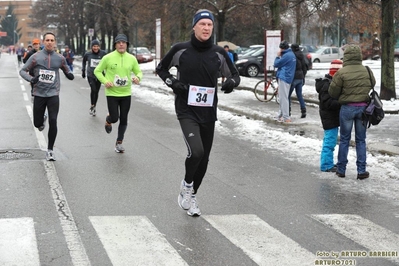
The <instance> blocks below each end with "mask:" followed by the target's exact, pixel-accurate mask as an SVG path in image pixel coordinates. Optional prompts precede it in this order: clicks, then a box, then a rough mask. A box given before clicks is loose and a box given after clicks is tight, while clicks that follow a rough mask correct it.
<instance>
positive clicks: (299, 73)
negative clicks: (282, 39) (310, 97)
mask: <svg viewBox="0 0 399 266" xmlns="http://www.w3.org/2000/svg"><path fill="white" fill-rule="evenodd" d="M294 54H295V57H296V68H295V76H294V79H304V78H305V76H306V73H307V72H308V69H307V67H306V62H305V57H304V55H303V53H302V51H294Z"/></svg>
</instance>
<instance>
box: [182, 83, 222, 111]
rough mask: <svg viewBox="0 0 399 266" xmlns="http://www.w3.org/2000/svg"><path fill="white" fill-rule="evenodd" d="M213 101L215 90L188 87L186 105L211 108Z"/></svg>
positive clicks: (194, 86)
mask: <svg viewBox="0 0 399 266" xmlns="http://www.w3.org/2000/svg"><path fill="white" fill-rule="evenodd" d="M214 99H215V88H211V87H201V86H196V85H190V87H189V89H188V105H192V106H199V107H212V106H213V100H214Z"/></svg>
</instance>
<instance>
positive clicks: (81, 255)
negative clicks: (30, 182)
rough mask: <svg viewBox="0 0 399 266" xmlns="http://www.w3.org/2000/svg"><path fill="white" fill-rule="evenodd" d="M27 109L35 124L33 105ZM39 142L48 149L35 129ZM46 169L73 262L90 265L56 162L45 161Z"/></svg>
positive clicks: (44, 140) (79, 264)
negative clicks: (55, 165) (56, 168)
mask: <svg viewBox="0 0 399 266" xmlns="http://www.w3.org/2000/svg"><path fill="white" fill-rule="evenodd" d="M26 110H27V112H28V114H29V116H30V118H31V121H32V124H33V111H32V106H31V105H27V106H26ZM35 133H36V138H37V142H38V144H39V146H40V149H41V150H47V142H46V139H45V138H44V135H43V133H42V132H40V131H39V130H37V129H35ZM44 169H45V171H46V177H47V180H48V183H49V185H50V190H51V194H52V196H53V201H54V205H55V208H56V211H57V213H58V218H59V220H60V224H61V227H62V232H63V234H64V237H65V240H66V243H67V246H68V249H69V254H70V256H71V260H72V264H73V265H75V266H90V265H91V264H90V260H89V258H88V256H87V253H86V250H85V248H84V246H83V243H82V239H81V238H80V235H79V231H78V228H77V226H76V223H75V220H74V218H73V215H72V212H71V210H70V208H69V206H68V202H67V200H66V197H65V194H64V190H63V189H62V186H61V183H60V180H59V178H58V175H57V171H56V170H55V167H54V163H53V162H48V161H44Z"/></svg>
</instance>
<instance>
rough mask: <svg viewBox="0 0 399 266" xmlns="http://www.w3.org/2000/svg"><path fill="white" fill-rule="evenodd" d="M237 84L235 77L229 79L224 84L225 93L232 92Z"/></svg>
mask: <svg viewBox="0 0 399 266" xmlns="http://www.w3.org/2000/svg"><path fill="white" fill-rule="evenodd" d="M235 85H236V82H235V81H234V79H227V80H226V82H225V83H224V84H223V86H222V91H224V93H230V92H232V91H233V89H234V87H235Z"/></svg>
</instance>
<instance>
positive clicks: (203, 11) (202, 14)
mask: <svg viewBox="0 0 399 266" xmlns="http://www.w3.org/2000/svg"><path fill="white" fill-rule="evenodd" d="M203 18H208V19H210V20H212V22H214V21H215V18H214V17H213V15H212V13H211V11H209V10H207V9H200V10H198V11H197V12H196V13H195V15H194V18H193V27H194V26H195V24H197V22H198V21H200V20H201V19H203Z"/></svg>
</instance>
